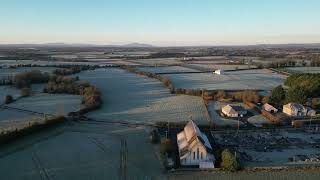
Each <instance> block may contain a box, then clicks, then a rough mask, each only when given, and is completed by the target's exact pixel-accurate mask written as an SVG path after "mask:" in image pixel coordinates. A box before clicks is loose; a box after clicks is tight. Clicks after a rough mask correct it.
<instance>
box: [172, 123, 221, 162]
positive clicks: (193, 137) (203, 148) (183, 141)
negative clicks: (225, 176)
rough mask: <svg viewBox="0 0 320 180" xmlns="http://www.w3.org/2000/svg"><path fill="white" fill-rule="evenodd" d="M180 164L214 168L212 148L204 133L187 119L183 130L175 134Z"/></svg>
mask: <svg viewBox="0 0 320 180" xmlns="http://www.w3.org/2000/svg"><path fill="white" fill-rule="evenodd" d="M177 144H178V148H179V156H180V164H181V165H199V167H200V168H214V162H215V157H214V155H213V149H212V147H211V145H210V143H209V140H208V138H207V136H206V135H205V134H203V133H202V132H201V131H200V129H199V128H198V126H197V125H196V124H195V123H194V122H193V121H189V122H188V123H187V125H186V126H185V127H184V129H183V131H181V132H180V133H179V134H177Z"/></svg>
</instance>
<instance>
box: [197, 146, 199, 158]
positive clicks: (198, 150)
mask: <svg viewBox="0 0 320 180" xmlns="http://www.w3.org/2000/svg"><path fill="white" fill-rule="evenodd" d="M197 159H199V148H197Z"/></svg>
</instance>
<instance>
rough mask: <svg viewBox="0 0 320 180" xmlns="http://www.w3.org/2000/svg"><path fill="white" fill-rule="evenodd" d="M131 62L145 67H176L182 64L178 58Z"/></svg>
mask: <svg viewBox="0 0 320 180" xmlns="http://www.w3.org/2000/svg"><path fill="white" fill-rule="evenodd" d="M131 62H135V63H139V64H144V65H152V66H155V65H175V64H182V62H181V61H180V60H179V59H178V58H153V59H137V60H131Z"/></svg>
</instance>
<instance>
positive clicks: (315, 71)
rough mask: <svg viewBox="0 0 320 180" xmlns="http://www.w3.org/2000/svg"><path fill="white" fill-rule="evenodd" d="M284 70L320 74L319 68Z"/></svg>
mask: <svg viewBox="0 0 320 180" xmlns="http://www.w3.org/2000/svg"><path fill="white" fill-rule="evenodd" d="M285 69H287V70H289V71H290V72H296V73H320V67H289V68H285Z"/></svg>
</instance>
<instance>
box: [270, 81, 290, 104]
mask: <svg viewBox="0 0 320 180" xmlns="http://www.w3.org/2000/svg"><path fill="white" fill-rule="evenodd" d="M285 98H286V92H285V91H284V89H283V88H282V86H281V85H280V86H277V87H275V88H273V89H272V91H271V96H270V103H272V104H276V105H278V106H281V105H282V104H283V101H284V100H285Z"/></svg>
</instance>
